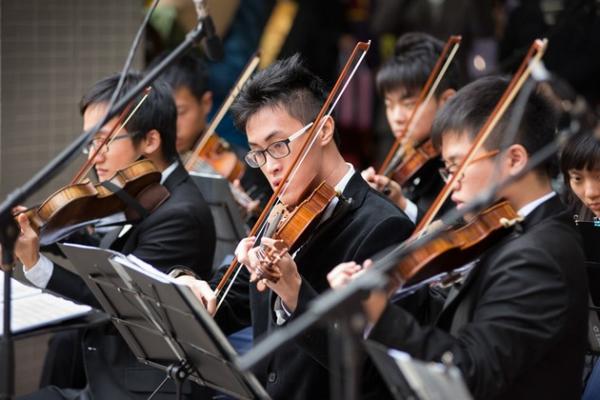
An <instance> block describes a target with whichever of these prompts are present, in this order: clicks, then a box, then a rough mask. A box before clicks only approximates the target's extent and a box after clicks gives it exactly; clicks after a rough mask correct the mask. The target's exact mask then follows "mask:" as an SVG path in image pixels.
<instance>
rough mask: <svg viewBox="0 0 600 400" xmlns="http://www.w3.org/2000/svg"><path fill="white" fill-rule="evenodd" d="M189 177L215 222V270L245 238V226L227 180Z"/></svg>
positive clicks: (200, 174)
mask: <svg viewBox="0 0 600 400" xmlns="http://www.w3.org/2000/svg"><path fill="white" fill-rule="evenodd" d="M190 176H191V177H192V180H193V181H194V183H195V184H196V186H197V187H198V189H200V192H201V193H202V196H204V199H205V200H206V202H207V203H208V206H209V207H210V211H211V213H212V216H213V220H214V221H215V229H216V233H217V243H216V247H215V256H214V262H213V270H216V269H217V268H219V267H220V266H221V265H223V260H224V258H225V257H226V256H228V255H230V254H233V252H234V251H235V248H236V246H237V245H238V243H239V242H240V240H242V239H243V238H244V237H246V234H247V231H246V226H245V224H244V219H243V217H242V213H241V212H240V206H238V204H237V203H236V201H235V199H234V198H233V194H231V189H230V188H229V181H228V180H227V179H225V178H223V177H222V176H220V175H215V174H210V173H204V172H190Z"/></svg>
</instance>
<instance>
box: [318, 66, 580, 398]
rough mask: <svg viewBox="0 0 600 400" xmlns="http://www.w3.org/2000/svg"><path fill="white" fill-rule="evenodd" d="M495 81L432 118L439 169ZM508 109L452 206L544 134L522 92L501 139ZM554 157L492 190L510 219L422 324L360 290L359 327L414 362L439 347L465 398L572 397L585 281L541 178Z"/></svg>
mask: <svg viewBox="0 0 600 400" xmlns="http://www.w3.org/2000/svg"><path fill="white" fill-rule="evenodd" d="M507 84H508V82H507V81H506V80H505V79H502V78H498V77H490V78H484V79H481V80H478V81H476V82H474V83H472V84H470V85H467V86H465V87H464V88H463V89H461V90H460V91H458V93H457V94H456V95H455V96H454V97H453V98H452V99H451V100H449V101H448V103H447V105H446V106H445V108H444V109H443V110H442V111H441V112H440V114H439V115H438V116H437V117H436V119H435V122H434V125H433V138H434V143H436V145H437V146H440V147H441V152H442V158H443V160H444V163H445V164H446V167H445V171H446V176H451V175H452V174H453V173H454V172H455V171H456V169H457V166H458V165H459V164H460V163H461V162H462V160H464V159H465V157H466V154H467V152H468V151H469V149H470V147H471V144H472V142H473V139H474V137H475V135H476V134H477V132H478V131H479V129H480V128H481V126H482V125H483V124H484V122H485V121H486V119H487V118H488V117H489V115H490V114H491V112H492V110H493V108H494V106H495V105H496V103H497V102H498V100H499V99H500V96H501V94H502V93H503V91H504V90H505V89H506V87H507ZM511 110H512V108H509V109H508V111H507V112H506V114H505V115H504V116H503V117H502V119H501V120H500V123H499V124H498V125H497V126H496V128H495V130H494V131H492V134H491V136H490V137H489V138H488V140H487V141H486V142H485V143H484V144H483V146H482V147H481V148H480V149H479V150H477V153H475V157H474V158H473V159H472V162H471V163H470V164H469V165H468V166H467V167H466V169H465V170H464V173H463V174H462V175H461V176H460V177H458V179H457V181H456V184H455V186H454V187H453V192H452V200H453V201H454V202H455V204H456V205H457V207H458V208H459V209H460V208H462V207H464V206H465V204H467V203H469V202H470V201H472V200H473V199H475V198H476V197H477V196H478V195H479V194H480V193H481V191H482V190H485V188H486V187H489V186H490V185H491V184H492V183H494V182H498V181H502V180H504V179H506V178H508V177H510V176H514V175H516V174H518V173H519V172H520V171H523V170H524V168H526V164H527V162H528V161H529V160H530V159H531V157H532V155H533V154H534V153H536V151H538V150H539V149H541V148H542V147H543V146H544V145H546V144H548V143H550V142H551V141H552V140H553V138H554V134H555V119H554V116H553V112H552V110H551V108H550V106H549V105H548V103H547V102H546V100H545V99H543V98H542V97H541V96H540V94H539V93H537V92H534V93H532V95H531V97H530V98H529V100H528V103H527V107H526V109H525V112H524V116H523V120H522V122H521V125H520V128H519V130H518V134H517V138H516V140H515V141H514V143H512V144H510V145H508V146H506V147H505V148H502V149H501V148H500V146H501V144H502V140H503V136H504V132H505V131H506V127H507V125H508V123H509V118H508V117H509V116H510V114H511ZM555 165H556V164H555V160H550V161H548V162H546V163H544V164H543V165H541V166H538V167H537V168H535V169H534V170H531V171H529V172H526V173H525V175H523V176H522V177H521V178H519V179H517V180H516V181H514V182H513V183H511V184H509V185H508V186H506V187H504V188H503V189H501V190H500V191H499V193H497V196H496V198H497V199H498V200H499V199H505V200H507V201H508V202H509V203H510V204H511V205H512V207H513V208H514V210H516V211H517V213H518V214H519V215H520V217H522V218H523V220H522V222H521V223H520V224H519V225H518V226H517V227H516V228H515V229H514V230H513V231H512V232H510V234H508V235H507V236H505V237H504V238H503V239H500V240H499V241H497V242H496V243H493V245H492V247H490V248H488V249H487V250H486V251H484V252H482V253H480V254H479V256H478V258H477V259H476V260H475V261H474V262H473V263H472V264H471V266H472V268H471V269H470V271H469V272H467V275H466V277H465V279H464V281H463V282H461V284H460V286H454V287H453V288H452V289H451V291H450V293H449V295H448V298H447V299H445V301H444V302H442V303H441V304H440V305H439V308H440V309H441V311H440V312H439V313H438V314H437V315H435V316H434V318H432V322H431V323H429V324H424V323H419V321H418V320H417V318H416V317H415V315H414V314H413V313H411V312H410V311H409V310H407V309H406V308H404V307H400V306H397V305H394V304H390V303H389V302H387V300H386V298H387V296H386V295H385V294H382V293H377V294H372V295H371V297H370V298H369V299H368V300H367V301H365V303H364V306H365V311H366V314H367V316H368V318H369V320H370V322H371V323H372V329H371V330H370V331H369V334H368V338H369V339H370V340H373V341H377V342H379V343H382V344H384V345H385V346H388V347H392V348H396V349H399V350H402V351H405V352H408V353H409V354H411V355H412V356H414V357H416V358H418V359H422V360H426V361H436V362H439V361H440V360H441V357H442V355H443V354H444V353H446V352H451V353H452V355H453V362H454V363H455V364H456V365H457V366H458V368H459V369H460V370H461V372H462V375H463V378H464V379H465V381H466V384H467V386H468V387H469V389H470V391H471V393H472V394H473V396H474V398H476V399H511V400H514V399H533V398H543V399H557V400H558V399H575V398H578V397H579V395H580V394H581V376H582V375H581V374H582V367H583V357H584V351H585V346H586V327H587V282H586V278H585V273H584V269H583V260H584V259H583V252H582V249H581V244H580V238H579V236H578V234H577V232H576V231H575V229H574V226H573V223H572V221H571V217H570V216H569V215H568V213H567V212H565V208H564V207H563V204H562V203H561V201H560V200H559V198H558V196H557V195H556V193H555V192H553V190H552V187H551V185H550V180H551V176H553V174H554V173H555V170H556V167H555ZM355 270H356V265H355V264H351V263H347V264H342V265H340V266H338V267H336V269H335V270H334V271H332V273H331V274H330V276H329V278H330V282H331V283H332V285H333V286H336V287H338V286H341V285H344V284H346V283H347V282H348V280H350V279H352V277H351V275H353V274H354V273H355ZM349 275H350V276H349ZM392 289H393V288H392ZM424 300H429V301H431V300H432V299H431V298H430V299H424ZM423 304H424V305H425V304H426V302H425V301H423Z"/></svg>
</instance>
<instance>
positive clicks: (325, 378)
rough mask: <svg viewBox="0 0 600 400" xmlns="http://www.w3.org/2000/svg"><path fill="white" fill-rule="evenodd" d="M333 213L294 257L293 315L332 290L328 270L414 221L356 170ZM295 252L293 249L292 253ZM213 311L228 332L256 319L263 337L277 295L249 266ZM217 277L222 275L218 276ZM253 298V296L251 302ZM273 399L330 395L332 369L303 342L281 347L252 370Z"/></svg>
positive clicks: (397, 235)
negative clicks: (251, 276)
mask: <svg viewBox="0 0 600 400" xmlns="http://www.w3.org/2000/svg"><path fill="white" fill-rule="evenodd" d="M343 196H344V198H345V199H347V200H348V201H340V202H339V203H338V205H337V206H336V208H335V211H334V213H333V215H332V216H331V217H330V218H329V219H327V220H326V221H323V223H322V224H321V225H319V226H318V227H317V228H316V230H315V231H314V232H313V233H312V235H311V236H310V237H309V238H308V239H307V240H306V241H305V242H304V243H303V244H302V245H300V247H299V250H297V253H296V254H295V258H294V260H295V262H296V265H297V266H298V271H299V273H300V275H301V276H302V286H301V288H300V294H299V299H298V306H297V309H296V311H295V312H294V313H293V314H292V316H291V318H292V319H293V318H294V317H295V316H297V315H299V314H301V313H302V312H304V310H305V309H306V307H307V303H308V302H309V301H310V300H311V299H313V298H314V297H316V296H317V295H318V293H321V292H323V291H325V290H327V289H328V287H329V284H328V282H327V279H326V276H327V273H328V272H329V271H330V270H331V269H333V268H334V267H335V266H336V265H337V264H339V263H341V262H344V261H352V260H354V261H356V262H363V261H364V260H365V259H367V258H369V257H371V256H373V255H374V254H375V253H377V252H378V251H379V250H381V249H383V248H385V247H387V246H390V245H392V244H394V243H400V242H401V241H403V240H405V239H406V238H408V236H409V235H410V234H411V233H412V230H413V229H414V226H413V224H412V223H411V222H410V220H409V219H408V218H407V217H406V215H404V214H403V213H402V212H401V211H400V210H399V209H398V208H397V207H395V206H394V205H393V204H392V203H391V202H389V201H388V200H387V199H386V198H385V197H384V196H382V195H381V194H379V193H378V192H376V191H374V190H373V189H371V188H370V187H369V186H368V184H367V183H366V182H365V181H364V180H363V179H362V178H361V176H360V174H357V173H355V174H354V176H353V177H352V178H351V179H350V181H349V182H348V185H347V186H346V189H345V190H344V193H343ZM292 254H293V252H292ZM240 275H243V276H240V277H238V280H237V281H236V283H235V285H234V287H233V289H232V292H231V293H230V294H229V295H228V296H227V299H226V301H225V302H224V303H223V306H222V307H221V308H220V310H219V312H218V313H217V314H216V315H215V319H216V321H217V322H218V323H219V325H220V326H221V328H222V329H223V330H224V331H225V332H226V333H228V332H233V331H236V330H238V329H240V328H241V327H243V326H245V325H249V324H250V323H251V324H252V327H253V332H254V338H256V339H258V340H261V339H262V338H263V337H264V336H266V335H268V334H269V333H270V332H272V331H273V330H275V329H277V324H276V322H275V315H274V311H273V307H274V302H275V299H276V297H277V296H276V295H275V294H274V293H273V292H271V291H267V292H263V293H261V292H258V291H257V289H256V286H255V285H250V284H249V282H248V273H247V270H246V269H243V272H242V273H241V274H240ZM215 282H218V280H215ZM248 298H249V301H248ZM253 372H254V373H255V374H256V377H257V378H258V380H259V381H260V382H261V383H262V384H263V385H264V386H265V388H266V390H267V392H268V393H269V394H270V395H271V396H272V397H273V398H274V399H310V398H313V399H322V398H328V397H329V374H328V372H327V370H326V369H324V368H323V367H322V366H321V365H320V364H319V363H317V362H316V361H315V360H314V359H312V358H311V357H310V356H309V355H308V354H307V353H305V352H304V351H302V350H301V349H300V348H299V347H297V346H295V345H292V346H290V347H287V348H283V349H281V350H279V351H277V352H275V353H273V355H272V356H271V357H269V359H267V360H264V362H263V363H262V364H261V365H259V366H258V367H257V368H255V369H254V370H253Z"/></svg>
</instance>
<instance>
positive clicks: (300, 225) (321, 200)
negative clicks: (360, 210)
mask: <svg viewBox="0 0 600 400" xmlns="http://www.w3.org/2000/svg"><path fill="white" fill-rule="evenodd" d="M337 195H338V193H337V192H336V190H335V189H334V188H332V187H331V186H330V185H328V184H327V183H325V182H321V184H320V185H319V186H318V187H317V188H316V189H315V190H313V192H312V193H311V194H310V195H309V196H308V197H307V198H306V199H304V200H303V201H302V202H301V203H300V204H299V205H298V206H297V207H295V208H294V210H293V211H291V212H286V209H285V207H280V208H274V209H273V212H272V216H271V218H270V219H269V222H268V226H267V228H266V229H265V233H264V234H263V237H269V238H273V239H278V240H279V242H278V243H277V244H276V249H270V248H269V249H268V250H267V249H265V247H264V246H263V245H260V246H261V248H260V249H259V255H260V258H261V267H260V270H259V271H258V273H256V274H255V275H254V276H252V277H251V278H250V282H254V281H256V280H262V279H266V280H269V281H272V282H275V283H276V282H277V281H278V280H279V277H280V275H281V274H280V272H279V270H278V269H277V268H275V267H273V264H276V263H277V260H278V258H279V257H281V255H282V252H284V251H288V250H289V249H292V248H293V247H294V245H295V244H296V243H299V242H301V241H302V239H303V238H304V237H305V236H306V234H307V233H308V232H310V230H311V229H312V227H313V226H314V225H315V224H316V221H317V220H318V219H319V217H320V216H321V215H322V214H323V212H324V211H325V209H326V208H327V205H328V204H329V203H331V200H333V198H334V197H336V196H337ZM275 250H276V251H275ZM263 287H264V286H263ZM260 289H261V288H259V290H260Z"/></svg>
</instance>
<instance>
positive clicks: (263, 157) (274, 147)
mask: <svg viewBox="0 0 600 400" xmlns="http://www.w3.org/2000/svg"><path fill="white" fill-rule="evenodd" d="M312 124H313V123H312V122H311V123H310V124H308V125H306V126H305V127H303V128H302V129H300V130H299V131H296V132H294V133H292V134H291V135H290V137H288V138H287V139H284V140H279V141H277V142H273V143H271V144H270V145H268V146H267V148H266V149H264V150H251V151H249V152H248V153H246V156H245V157H244V160H246V163H247V164H248V165H249V166H250V167H251V168H260V167H262V166H263V165H265V163H266V162H267V154H268V155H270V156H271V157H272V158H274V159H279V158H283V157H286V156H288V155H289V154H290V152H291V150H290V146H289V144H290V143H291V142H293V141H294V140H296V139H298V138H299V137H300V136H302V134H303V133H304V132H306V131H307V130H308V129H309V128H310V127H311V126H312Z"/></svg>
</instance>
